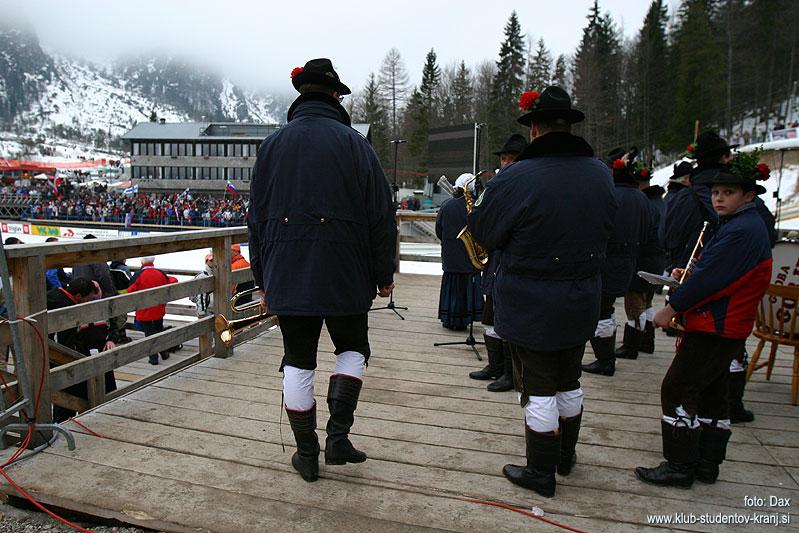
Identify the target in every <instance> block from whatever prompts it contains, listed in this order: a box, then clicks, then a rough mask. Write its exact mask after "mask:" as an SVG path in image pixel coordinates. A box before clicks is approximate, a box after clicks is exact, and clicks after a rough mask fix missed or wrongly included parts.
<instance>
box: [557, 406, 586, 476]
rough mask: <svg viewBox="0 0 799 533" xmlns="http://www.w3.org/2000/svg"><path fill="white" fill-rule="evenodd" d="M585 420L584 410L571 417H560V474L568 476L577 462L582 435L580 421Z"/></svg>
mask: <svg viewBox="0 0 799 533" xmlns="http://www.w3.org/2000/svg"><path fill="white" fill-rule="evenodd" d="M582 420H583V410H582V409H580V414H579V415H577V416H573V417H571V418H563V417H560V418H559V419H558V426H559V429H560V463H558V474H560V475H561V476H568V475H569V474H571V471H572V468H574V465H575V464H576V463H577V453H576V452H575V451H574V449H575V448H576V447H577V439H578V438H579V436H580V423H581V422H582Z"/></svg>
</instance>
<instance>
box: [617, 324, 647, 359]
mask: <svg viewBox="0 0 799 533" xmlns="http://www.w3.org/2000/svg"><path fill="white" fill-rule="evenodd" d="M642 334H643V332H642V331H638V330H637V329H635V328H634V327H632V326H631V325H629V324H625V325H624V337H623V338H622V341H621V346H619V347H618V348H617V349H616V352H615V355H616V357H618V358H619V359H638V346H640V344H641V339H642V338H643V336H642Z"/></svg>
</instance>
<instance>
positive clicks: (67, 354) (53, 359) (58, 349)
mask: <svg viewBox="0 0 799 533" xmlns="http://www.w3.org/2000/svg"><path fill="white" fill-rule="evenodd" d="M47 344H48V346H49V348H50V363H56V364H57V365H65V364H67V363H71V362H72V361H77V360H78V359H83V358H84V357H86V356H85V355H83V354H82V353H80V352H76V351H75V350H73V349H71V348H67V347H66V346H64V345H63V344H58V343H57V342H56V341H54V340H53V339H47Z"/></svg>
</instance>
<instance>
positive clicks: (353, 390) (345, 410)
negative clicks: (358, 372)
mask: <svg viewBox="0 0 799 533" xmlns="http://www.w3.org/2000/svg"><path fill="white" fill-rule="evenodd" d="M361 385H362V382H361V380H360V379H358V378H354V377H352V376H347V375H344V374H333V375H332V376H330V385H329V387H328V389H327V407H328V410H329V411H330V419H329V420H328V421H327V439H326V440H325V464H326V465H343V464H346V463H362V462H364V461H366V454H365V453H363V452H362V451H359V450H356V449H355V447H354V446H353V445H352V443H351V442H350V439H349V434H350V428H351V427H352V424H353V423H354V422H355V408H356V407H358V396H359V395H360V394H361Z"/></svg>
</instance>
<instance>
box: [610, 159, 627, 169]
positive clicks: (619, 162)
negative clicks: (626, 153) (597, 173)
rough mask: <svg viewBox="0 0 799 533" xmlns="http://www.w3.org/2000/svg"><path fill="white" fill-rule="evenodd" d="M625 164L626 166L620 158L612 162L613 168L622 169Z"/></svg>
mask: <svg viewBox="0 0 799 533" xmlns="http://www.w3.org/2000/svg"><path fill="white" fill-rule="evenodd" d="M626 166H627V163H625V162H624V161H622V160H621V159H616V160H615V161H614V162H613V170H621V169H623V168H624V167H626Z"/></svg>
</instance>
